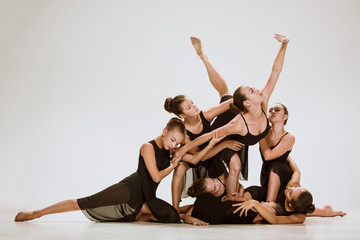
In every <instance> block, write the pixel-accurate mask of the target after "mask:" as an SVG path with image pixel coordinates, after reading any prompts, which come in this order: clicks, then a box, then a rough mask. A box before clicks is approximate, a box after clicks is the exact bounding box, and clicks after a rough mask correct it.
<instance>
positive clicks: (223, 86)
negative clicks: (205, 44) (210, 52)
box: [191, 37, 229, 99]
mask: <svg viewBox="0 0 360 240" xmlns="http://www.w3.org/2000/svg"><path fill="white" fill-rule="evenodd" d="M191 43H192V45H193V47H194V49H195V51H196V53H197V55H198V56H199V57H200V59H201V60H202V61H203V63H204V64H205V67H206V70H207V72H208V75H209V79H210V82H211V84H212V85H213V87H214V88H215V89H216V91H217V92H218V93H219V95H220V99H221V98H222V97H223V96H224V95H228V94H229V88H228V86H227V83H226V81H225V80H224V79H223V78H222V76H221V75H220V74H219V73H218V71H217V70H216V69H215V67H214V66H213V65H212V64H211V62H210V61H209V59H208V57H207V56H206V54H205V53H204V52H203V50H202V45H201V40H200V39H199V38H196V37H191Z"/></svg>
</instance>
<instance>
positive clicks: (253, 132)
mask: <svg viewBox="0 0 360 240" xmlns="http://www.w3.org/2000/svg"><path fill="white" fill-rule="evenodd" d="M274 38H275V39H276V40H277V41H278V42H279V43H280V44H281V46H280V50H279V52H278V54H277V56H276V58H275V61H274V63H273V67H272V71H271V74H270V77H269V79H268V81H267V82H266V85H265V87H264V88H263V89H262V90H259V89H256V88H254V87H251V86H240V87H239V88H237V89H236V90H235V91H234V93H233V95H230V94H229V89H228V86H227V83H226V81H225V80H224V79H223V78H222V77H221V75H220V74H219V73H218V72H217V70H216V69H215V68H214V66H213V65H212V64H211V62H210V61H209V59H208V57H207V55H206V54H205V53H204V52H203V49H202V44H201V41H200V39H198V38H196V37H191V42H192V45H193V47H194V49H195V51H196V53H197V55H198V56H199V57H200V59H201V60H202V62H203V63H204V65H205V67H206V70H207V73H208V76H209V79H210V82H211V84H212V86H213V87H214V88H215V89H216V91H217V92H218V93H219V97H220V104H218V105H217V106H214V107H211V108H209V109H208V110H204V111H200V110H199V109H198V108H197V106H196V105H195V104H194V103H193V102H192V100H191V99H190V98H188V97H187V96H185V95H178V96H176V97H174V98H167V99H166V100H165V104H164V107H165V110H166V111H168V112H170V113H173V114H175V115H176V116H177V117H174V118H172V119H170V121H169V122H168V123H167V125H166V127H165V128H164V129H163V131H162V133H161V134H160V135H159V136H157V137H156V138H155V139H153V140H151V141H149V142H146V143H144V144H143V145H142V146H141V148H140V155H139V163H138V169H137V171H136V172H135V173H133V174H131V175H130V176H128V177H126V178H125V179H123V180H122V181H120V182H119V183H117V184H114V185H112V186H110V187H108V188H106V189H104V190H103V191H101V192H98V193H96V194H94V195H91V196H88V197H85V198H79V199H70V200H65V201H62V202H58V203H56V204H53V205H51V206H48V207H46V208H43V209H40V210H35V211H23V212H19V213H18V214H17V216H16V217H15V221H27V220H32V219H36V218H39V217H42V216H44V215H47V214H53V213H61V212H67V211H75V210H81V211H82V212H83V213H84V215H85V216H86V217H87V218H89V219H90V220H93V221H98V222H106V221H112V222H130V221H156V222H162V223H180V222H184V223H189V224H193V225H200V226H202V225H208V224H220V223H231V224H238V223H270V224H288V223H303V222H304V221H305V219H306V216H344V215H346V213H344V212H342V211H334V210H333V209H332V208H331V206H329V205H326V206H324V207H323V208H315V206H314V204H313V198H312V195H311V193H310V192H309V191H308V190H306V189H305V188H302V187H300V175H301V174H300V171H299V169H298V167H297V165H296V163H295V161H294V160H293V159H292V158H291V157H290V156H289V154H290V152H291V150H292V148H293V145H294V142H295V137H294V136H293V135H292V134H291V133H289V132H287V131H286V130H285V128H284V126H285V124H286V122H287V120H288V110H287V108H286V107H285V106H284V105H283V104H282V103H274V104H273V105H271V106H270V108H268V101H269V98H270V96H271V94H272V92H273V90H274V88H275V85H276V83H277V81H278V79H279V76H280V73H281V70H282V67H283V63H284V58H285V52H286V48H287V45H288V43H289V39H288V38H287V37H286V36H284V35H278V34H275V35H274ZM258 142H259V145H260V154H261V157H262V161H263V165H262V169H261V174H260V175H261V177H260V182H261V186H251V187H248V188H246V189H244V187H243V186H242V185H241V184H240V183H239V179H244V180H247V175H248V165H247V163H248V147H249V146H250V145H255V144H256V143H258ZM189 169H191V170H189ZM173 170H174V173H173V178H172V183H171V192H172V205H170V204H169V203H167V202H166V201H164V200H162V199H159V198H157V197H156V189H157V187H158V185H159V183H160V181H161V180H162V179H163V178H165V177H166V176H167V175H169V174H170V173H171V172H172V171H173ZM187 171H191V174H192V176H193V179H192V181H193V183H192V185H191V187H190V188H188V189H185V191H183V190H184V188H185V186H186V185H187V184H186V179H187V178H185V176H186V172H187ZM183 192H185V193H187V194H188V195H189V196H192V197H196V200H195V201H194V204H191V205H186V206H181V207H180V206H179V205H180V201H181V196H182V193H183Z"/></svg>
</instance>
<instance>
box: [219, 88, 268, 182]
mask: <svg viewBox="0 0 360 240" xmlns="http://www.w3.org/2000/svg"><path fill="white" fill-rule="evenodd" d="M229 99H232V96H231V95H225V96H224V97H223V98H222V99H221V102H224V101H227V100H229ZM262 111H263V113H264V115H265V118H266V123H267V125H266V128H265V130H264V131H263V132H262V133H260V134H259V135H252V134H251V133H250V131H249V127H248V125H247V122H246V120H245V118H244V116H243V115H242V114H241V113H240V115H241V117H242V118H243V120H244V122H245V125H246V128H247V131H248V133H247V134H246V135H244V136H242V135H239V134H232V135H229V136H227V137H226V138H224V140H223V141H225V140H227V139H232V140H236V141H239V142H241V143H243V144H245V145H244V146H243V147H242V148H241V150H240V151H238V152H235V151H233V150H231V149H225V150H224V152H223V154H222V157H223V158H222V160H223V161H224V162H225V163H226V164H227V165H228V166H229V162H230V159H231V157H232V156H233V155H234V154H235V153H237V154H238V155H239V157H240V161H241V179H242V180H247V179H248V151H249V146H250V145H254V144H256V143H258V142H259V141H260V140H261V139H263V138H264V137H265V136H266V135H267V134H268V132H269V130H270V123H269V119H268V118H267V117H266V113H265V112H264V110H262ZM235 116H236V114H234V113H233V112H232V111H231V110H228V111H226V112H224V113H223V114H220V115H219V116H218V117H217V118H216V119H215V121H214V123H213V124H212V128H213V129H217V128H219V127H222V126H224V125H226V124H227V123H229V122H230V121H231V120H232V119H233V118H234V117H235Z"/></svg>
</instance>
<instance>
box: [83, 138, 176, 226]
mask: <svg viewBox="0 0 360 240" xmlns="http://www.w3.org/2000/svg"><path fill="white" fill-rule="evenodd" d="M149 143H150V144H151V145H152V146H153V148H154V151H155V159H156V166H157V168H158V169H159V171H161V170H164V169H165V168H167V167H169V166H170V151H168V150H165V149H160V148H159V146H158V145H157V144H156V142H155V140H152V141H150V142H149ZM158 185H159V183H157V182H154V181H153V180H152V178H151V175H150V173H149V171H148V170H147V168H146V165H145V161H144V158H143V156H142V155H141V153H140V154H139V163H138V169H137V171H136V172H135V173H133V174H131V175H130V176H128V177H126V178H125V179H123V180H122V181H120V182H119V183H117V184H114V185H112V186H110V187H108V188H106V189H105V190H103V191H101V192H98V193H96V194H94V195H91V196H88V197H85V198H80V199H77V202H78V204H79V207H80V209H81V210H82V211H83V213H84V214H85V216H86V217H88V218H89V219H90V220H93V221H100V222H104V221H105V222H106V221H112V222H130V221H135V218H136V215H137V214H138V213H139V211H140V209H141V207H142V205H143V204H144V203H145V202H146V203H147V205H148V206H149V209H150V210H151V212H152V214H153V215H154V216H155V217H156V218H157V219H158V220H159V221H160V222H164V223H178V222H180V217H179V214H178V212H177V211H176V210H175V208H173V206H171V205H170V204H169V203H167V202H165V201H164V200H161V199H159V198H157V197H156V189H157V187H158Z"/></svg>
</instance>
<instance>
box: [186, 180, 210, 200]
mask: <svg viewBox="0 0 360 240" xmlns="http://www.w3.org/2000/svg"><path fill="white" fill-rule="evenodd" d="M205 191H206V181H205V178H201V179H198V180H196V181H194V182H193V184H192V185H191V187H189V188H188V190H187V194H188V195H189V196H191V197H197V196H200V195H201V194H203V193H205Z"/></svg>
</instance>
